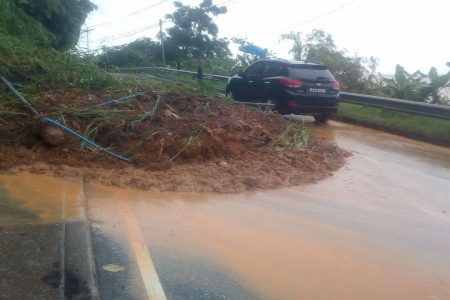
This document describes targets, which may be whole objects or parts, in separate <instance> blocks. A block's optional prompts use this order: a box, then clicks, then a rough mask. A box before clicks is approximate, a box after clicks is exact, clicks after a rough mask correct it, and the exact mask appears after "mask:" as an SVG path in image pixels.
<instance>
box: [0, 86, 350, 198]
mask: <svg viewBox="0 0 450 300" xmlns="http://www.w3.org/2000/svg"><path fill="white" fill-rule="evenodd" d="M30 100H32V101H31V102H32V103H33V106H34V107H35V108H36V110H38V111H39V112H40V113H41V114H42V115H43V116H45V117H48V118H51V119H53V120H56V121H57V122H58V123H60V124H63V125H65V126H67V127H68V128H70V129H72V130H74V131H76V132H79V133H80V134H81V135H83V136H85V137H87V138H89V139H90V140H93V141H95V142H96V143H97V144H99V145H101V146H102V147H104V148H107V149H108V150H109V151H112V152H114V153H116V154H119V155H121V156H123V157H126V158H129V159H130V160H131V163H128V162H124V161H120V160H118V159H117V158H114V157H112V156H110V155H108V154H105V153H104V152H102V151H99V150H98V149H95V148H93V147H91V146H89V145H88V144H86V143H84V142H80V141H79V140H78V139H76V138H74V137H73V136H70V135H68V134H67V133H65V132H63V131H61V130H60V129H56V128H55V127H52V126H50V125H48V124H43V123H42V122H41V121H39V120H37V119H36V118H33V117H32V116H31V115H29V114H28V112H27V110H26V109H25V108H23V106H22V105H21V104H19V103H17V102H16V101H14V98H13V96H12V97H11V99H2V102H3V107H2V110H3V111H4V112H5V113H3V114H0V122H1V124H0V170H1V171H2V172H16V171H22V170H28V171H32V172H41V173H51V174H56V175H64V176H78V175H83V177H84V178H85V179H87V180H96V181H100V182H102V183H104V184H109V185H117V186H128V187H135V188H143V189H154V190H159V191H203V192H210V191H211V192H240V191H245V190H251V189H257V188H277V187H282V186H291V185H298V184H301V183H305V182H315V181H317V180H320V179H322V178H325V177H327V176H329V175H331V173H332V172H333V171H334V170H336V169H338V168H339V167H340V166H342V164H343V160H344V157H345V155H346V154H345V153H344V152H343V151H342V150H340V149H339V148H338V147H337V146H335V145H333V144H330V143H328V142H325V141H316V140H314V139H311V140H309V141H308V132H307V129H304V128H300V127H299V126H298V125H292V124H289V123H288V122H287V121H285V120H284V119H283V118H282V117H281V116H279V115H276V114H266V113H263V112H260V111H257V110H251V109H248V108H246V107H244V106H235V105H230V104H227V103H225V102H223V101H222V100H219V99H214V98H210V97H205V96H193V95H184V94H177V93H167V92H157V91H151V90H146V91H143V92H140V94H139V95H137V96H135V97H130V98H125V99H124V98H120V95H117V94H116V95H114V93H106V92H103V93H100V92H99V93H97V94H86V93H85V92H83V91H80V90H59V91H55V92H51V93H44V94H40V95H37V96H36V97H34V98H33V99H30ZM111 100H112V101H111ZM302 145H303V146H304V147H301V146H302Z"/></svg>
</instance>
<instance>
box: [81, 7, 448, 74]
mask: <svg viewBox="0 0 450 300" xmlns="http://www.w3.org/2000/svg"><path fill="white" fill-rule="evenodd" d="M91 1H92V2H94V3H95V4H96V5H97V6H98V9H97V10H96V11H95V12H93V13H92V14H91V15H90V16H89V17H88V19H87V20H86V25H87V26H88V27H89V28H92V29H93V30H92V31H90V33H89V40H90V48H91V50H92V49H96V48H99V47H100V46H101V45H108V46H111V45H120V44H123V43H127V42H130V41H133V40H135V39H137V38H139V37H143V36H146V37H150V38H154V37H155V35H156V33H157V31H158V30H159V26H158V25H157V23H158V21H159V19H160V18H162V19H164V16H165V15H166V14H168V13H171V12H173V11H174V6H173V1H167V0H166V1H165V0H126V1H124V0H91ZM181 2H183V3H184V4H188V5H198V4H199V3H200V2H201V0H196V1H194V0H186V1H181ZM214 3H215V4H223V5H225V6H226V7H227V8H228V12H227V13H226V14H225V15H221V16H218V17H216V18H215V21H216V23H217V25H218V26H219V35H220V36H221V37H227V38H231V37H233V36H239V37H245V38H247V40H248V41H249V42H252V43H254V44H256V45H258V46H261V47H263V48H268V49H269V50H272V51H273V52H275V53H276V56H278V57H281V58H291V56H290V54H288V50H289V47H290V44H289V42H280V34H282V33H285V32H289V31H300V32H301V33H303V34H304V35H306V34H307V33H309V32H311V30H312V29H316V28H317V29H323V30H325V31H326V32H329V33H330V34H331V35H332V36H333V38H334V40H335V42H336V44H337V46H338V47H339V48H341V49H343V48H345V49H347V50H348V52H349V53H358V54H359V55H362V56H365V57H369V56H374V57H377V58H379V60H380V64H379V71H380V72H381V73H384V74H391V73H394V70H395V65H396V64H401V65H403V66H404V67H405V68H406V70H407V71H409V72H414V71H416V70H418V69H420V70H422V71H423V72H426V73H427V72H428V70H429V69H430V67H431V66H435V67H437V68H438V70H439V71H440V72H447V71H448V68H447V67H446V65H445V64H446V62H447V61H450V0H427V1H419V0H409V1H408V0H376V1H375V0H320V1H317V0H278V1H257V0H215V1H214ZM170 25H171V24H170V23H168V22H165V23H164V26H165V27H170ZM80 45H81V46H84V47H85V46H86V37H85V36H82V37H81V39H80ZM231 48H232V49H233V50H234V48H233V47H231Z"/></svg>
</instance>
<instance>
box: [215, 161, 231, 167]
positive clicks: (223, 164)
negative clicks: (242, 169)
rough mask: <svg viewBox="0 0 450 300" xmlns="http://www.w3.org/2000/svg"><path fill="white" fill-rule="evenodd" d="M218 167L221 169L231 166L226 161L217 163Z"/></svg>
mask: <svg viewBox="0 0 450 300" xmlns="http://www.w3.org/2000/svg"><path fill="white" fill-rule="evenodd" d="M217 165H218V166H220V167H228V166H229V164H228V163H227V162H226V161H224V160H221V161H219V162H218V163H217Z"/></svg>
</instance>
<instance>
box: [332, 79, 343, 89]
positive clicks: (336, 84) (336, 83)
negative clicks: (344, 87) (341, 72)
mask: <svg viewBox="0 0 450 300" xmlns="http://www.w3.org/2000/svg"><path fill="white" fill-rule="evenodd" d="M331 88H332V89H333V90H338V91H339V90H340V89H341V84H340V83H339V82H337V81H335V82H333V83H332V84H331Z"/></svg>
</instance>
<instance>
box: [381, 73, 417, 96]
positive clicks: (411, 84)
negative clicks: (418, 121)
mask: <svg viewBox="0 0 450 300" xmlns="http://www.w3.org/2000/svg"><path fill="white" fill-rule="evenodd" d="M383 82H384V84H385V91H386V94H387V96H389V97H393V98H398V99H407V100H413V101H423V97H422V96H421V94H420V90H421V88H422V86H423V85H422V84H421V83H420V82H418V81H416V80H414V79H413V78H412V77H411V75H410V74H409V73H408V72H406V71H405V68H404V67H402V66H401V65H397V66H396V67H395V74H394V77H393V78H383Z"/></svg>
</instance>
